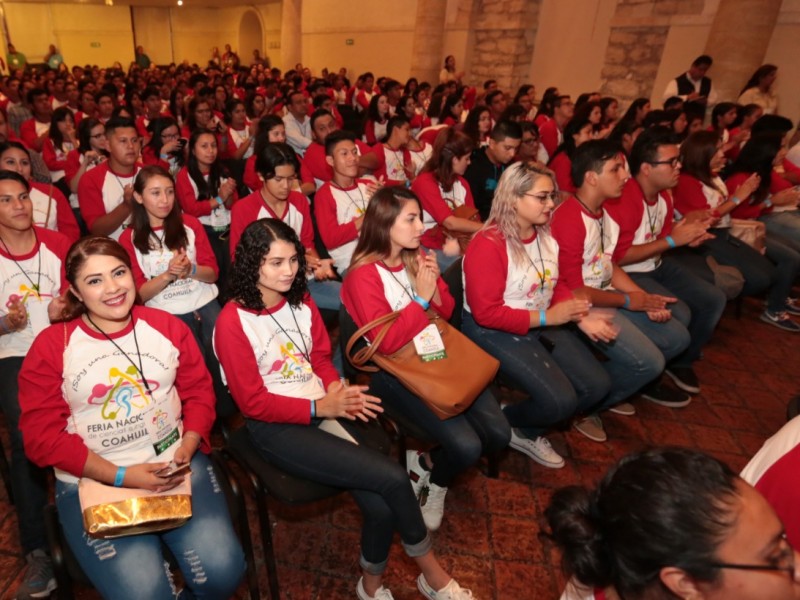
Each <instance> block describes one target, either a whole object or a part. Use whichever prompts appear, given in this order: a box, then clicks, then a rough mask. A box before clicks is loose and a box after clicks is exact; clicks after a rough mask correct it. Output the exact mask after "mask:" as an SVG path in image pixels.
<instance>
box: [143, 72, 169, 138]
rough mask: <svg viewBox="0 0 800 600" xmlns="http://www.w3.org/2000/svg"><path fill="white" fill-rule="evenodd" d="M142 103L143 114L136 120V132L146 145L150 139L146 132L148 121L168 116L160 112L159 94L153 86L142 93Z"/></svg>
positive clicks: (148, 133)
mask: <svg viewBox="0 0 800 600" xmlns="http://www.w3.org/2000/svg"><path fill="white" fill-rule="evenodd" d="M142 103H143V104H144V114H143V115H141V116H139V117H138V118H137V119H136V131H138V132H139V135H140V136H141V137H142V143H143V144H146V143H147V141H148V140H149V139H150V132H149V131H147V126H148V125H149V124H150V121H152V120H153V119H157V118H159V117H163V116H168V115H164V114H162V112H161V107H162V104H161V92H160V91H159V89H158V88H157V87H155V86H150V87H147V88H146V89H145V90H144V92H142Z"/></svg>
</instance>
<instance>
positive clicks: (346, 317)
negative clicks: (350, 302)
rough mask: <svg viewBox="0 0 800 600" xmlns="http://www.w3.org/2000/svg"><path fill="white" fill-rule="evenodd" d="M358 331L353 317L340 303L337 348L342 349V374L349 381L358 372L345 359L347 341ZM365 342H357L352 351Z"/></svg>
mask: <svg viewBox="0 0 800 600" xmlns="http://www.w3.org/2000/svg"><path fill="white" fill-rule="evenodd" d="M356 331H358V325H356V322H355V321H353V317H351V316H350V313H348V312H347V309H346V308H345V307H344V304H342V305H341V306H340V307H339V348H341V350H342V363H343V364H344V376H345V377H346V378H347V379H349V380H350V381H351V382H352V381H355V378H356V375H358V374H359V373H360V371H358V370H357V369H356V368H355V367H354V366H353V365H351V364H350V361H349V360H347V342H348V341H350V338H351V337H353V334H354V333H355V332H356ZM365 343H366V342H358V343H357V344H356V345H355V346H354V347H353V352H356V351H358V350H359V349H360V348H361V347H362V346H363V344H365Z"/></svg>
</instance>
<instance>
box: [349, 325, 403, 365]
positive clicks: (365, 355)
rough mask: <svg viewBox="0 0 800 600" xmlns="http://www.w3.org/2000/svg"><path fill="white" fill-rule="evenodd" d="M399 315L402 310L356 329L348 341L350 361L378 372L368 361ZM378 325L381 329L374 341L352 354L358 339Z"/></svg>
mask: <svg viewBox="0 0 800 600" xmlns="http://www.w3.org/2000/svg"><path fill="white" fill-rule="evenodd" d="M399 317H400V311H393V312H390V313H386V314H385V315H382V316H380V317H378V318H377V319H374V320H373V321H370V322H369V323H367V324H366V325H364V326H363V327H361V328H360V329H359V330H358V331H356V332H355V333H354V334H353V335H351V336H350V339H349V340H348V341H347V347H346V348H345V355H346V356H347V360H349V361H350V363H351V364H352V365H353V366H354V367H356V368H357V369H360V370H362V371H368V372H371V373H375V372H377V371H378V369H377V368H376V367H370V366H366V363H368V362H369V361H370V360H371V359H372V356H373V355H374V354H375V353H376V352H377V351H378V349H379V348H380V345H381V342H383V338H385V337H386V334H387V333H388V332H389V328H390V327H391V326H392V323H394V322H395V321H396V320H397V319H398V318H399ZM381 325H383V327H381ZM376 327H381V330H380V331H379V332H378V335H376V336H375V339H374V340H373V341H372V343H371V344H368V345H367V346H365V347H364V348H361V349H360V350H358V351H357V352H356V353H355V354H353V355H352V356H351V355H350V352H351V351H352V349H353V346H355V345H356V343H357V342H358V340H359V339H361V337H362V336H364V335H365V334H366V333H367V332H368V331H372V330H373V329H375V328H376Z"/></svg>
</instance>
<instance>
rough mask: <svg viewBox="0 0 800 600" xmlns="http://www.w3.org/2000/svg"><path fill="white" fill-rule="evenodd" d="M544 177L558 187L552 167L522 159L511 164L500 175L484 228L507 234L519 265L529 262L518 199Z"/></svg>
mask: <svg viewBox="0 0 800 600" xmlns="http://www.w3.org/2000/svg"><path fill="white" fill-rule="evenodd" d="M540 177H548V178H550V181H552V182H553V186H554V188H555V191H558V184H557V183H556V176H555V174H554V173H553V172H552V171H551V170H550V169H546V168H544V167H540V166H538V165H536V164H534V163H526V162H518V163H514V164H513V165H511V166H510V167H508V168H507V169H506V170H505V171H503V174H502V175H501V176H500V181H499V182H498V183H497V188H496V189H495V191H494V199H493V200H492V210H491V212H490V213H489V218H488V219H487V220H486V223H485V224H484V226H483V227H482V229H481V230H482V231H483V230H484V229H485V230H491V229H494V230H495V231H497V232H499V233H500V234H502V235H503V237H505V239H506V241H507V242H508V245H509V246H510V247H511V259H512V260H513V262H514V264H515V265H516V266H520V265H523V264H525V262H526V261H527V258H526V256H525V248H524V247H523V245H522V240H521V239H520V237H519V225H518V224H517V203H518V202H519V200H520V198H522V196H524V195H525V194H527V193H528V192H530V191H531V190H532V189H533V186H535V185H536V181H537V180H538V179H539V178H540Z"/></svg>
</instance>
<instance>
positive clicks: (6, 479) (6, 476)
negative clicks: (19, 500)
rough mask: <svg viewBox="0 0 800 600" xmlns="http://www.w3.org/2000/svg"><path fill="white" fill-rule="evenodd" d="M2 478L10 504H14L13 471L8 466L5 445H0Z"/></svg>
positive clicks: (0, 471) (0, 472)
mask: <svg viewBox="0 0 800 600" xmlns="http://www.w3.org/2000/svg"><path fill="white" fill-rule="evenodd" d="M0 477H2V478H3V485H4V486H5V488H6V495H7V496H8V501H9V503H10V504H14V492H13V491H12V490H11V469H10V468H9V466H8V459H7V458H6V452H5V449H4V448H3V444H0Z"/></svg>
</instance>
